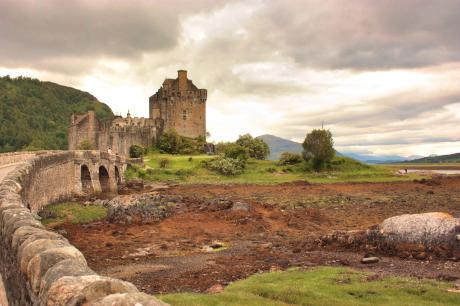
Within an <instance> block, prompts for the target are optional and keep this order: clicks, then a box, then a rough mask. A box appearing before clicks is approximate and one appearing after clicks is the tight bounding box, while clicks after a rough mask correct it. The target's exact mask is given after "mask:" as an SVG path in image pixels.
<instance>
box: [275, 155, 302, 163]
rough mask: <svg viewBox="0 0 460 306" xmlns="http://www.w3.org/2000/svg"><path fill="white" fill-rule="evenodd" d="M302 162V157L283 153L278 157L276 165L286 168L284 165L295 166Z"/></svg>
mask: <svg viewBox="0 0 460 306" xmlns="http://www.w3.org/2000/svg"><path fill="white" fill-rule="evenodd" d="M301 162H302V155H300V154H297V153H291V152H283V153H282V154H281V156H280V160H279V162H278V165H280V166H286V165H295V164H299V163H301Z"/></svg>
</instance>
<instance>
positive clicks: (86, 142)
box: [78, 139, 93, 150]
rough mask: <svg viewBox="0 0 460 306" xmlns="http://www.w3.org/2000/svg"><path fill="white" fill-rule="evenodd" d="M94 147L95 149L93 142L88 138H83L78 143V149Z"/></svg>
mask: <svg viewBox="0 0 460 306" xmlns="http://www.w3.org/2000/svg"><path fill="white" fill-rule="evenodd" d="M92 149H93V144H92V143H91V142H90V141H89V140H88V139H83V140H82V141H81V142H80V143H79V144H78V150H92Z"/></svg>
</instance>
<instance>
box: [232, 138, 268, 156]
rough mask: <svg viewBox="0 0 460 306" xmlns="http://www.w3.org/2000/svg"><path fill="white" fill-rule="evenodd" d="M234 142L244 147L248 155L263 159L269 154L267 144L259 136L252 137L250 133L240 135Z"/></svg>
mask: <svg viewBox="0 0 460 306" xmlns="http://www.w3.org/2000/svg"><path fill="white" fill-rule="evenodd" d="M236 144H238V145H240V146H242V147H244V148H246V149H247V150H248V154H249V156H250V157H252V158H255V159H265V158H267V156H268V155H269V154H270V148H269V147H268V144H267V143H266V142H265V141H263V140H262V139H260V138H253V137H252V136H251V135H250V134H245V135H240V137H239V138H238V140H237V141H236Z"/></svg>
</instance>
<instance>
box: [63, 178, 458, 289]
mask: <svg viewBox="0 0 460 306" xmlns="http://www.w3.org/2000/svg"><path fill="white" fill-rule="evenodd" d="M162 193H165V194H169V195H181V196H182V197H183V199H184V202H185V204H186V209H184V210H182V211H180V212H177V213H175V214H173V215H172V216H170V217H168V218H167V219H165V220H163V221H161V222H159V223H156V224H144V225H131V226H123V225H115V224H109V223H106V222H98V223H93V224H89V225H84V226H78V225H70V224H67V225H64V226H63V227H62V228H60V229H59V230H61V231H62V230H63V231H64V234H65V236H66V237H68V239H69V240H70V241H71V243H72V244H74V245H75V246H76V247H78V248H79V249H80V250H81V251H82V252H83V253H84V255H85V257H86V258H87V260H88V264H89V266H90V267H91V268H93V269H94V270H96V271H97V272H99V273H101V274H104V275H108V276H113V277H118V278H122V279H125V280H129V281H131V282H133V283H134V284H136V285H137V286H138V287H139V288H141V289H142V290H144V291H146V292H148V293H159V292H182V291H195V292H203V291H206V290H207V289H208V288H210V287H211V286H213V285H215V284H222V285H227V284H229V283H231V282H233V281H235V280H238V279H243V278H246V277H247V276H249V275H251V274H254V273H259V272H264V271H271V270H279V269H286V268H288V267H300V268H308V267H312V266H318V265H342V266H343V265H346V266H351V267H354V268H357V269H367V270H371V271H373V272H375V273H376V274H378V275H385V274H398V275H412V276H417V277H429V278H435V279H443V280H455V279H460V262H459V261H458V259H456V260H441V259H436V258H430V256H426V257H424V258H420V260H416V259H412V258H399V257H388V256H385V254H378V255H379V256H380V257H381V261H380V262H379V263H377V264H374V265H370V266H369V265H363V264H361V263H360V260H361V258H362V257H363V255H364V253H363V251H359V250H350V249H337V248H336V249H334V248H333V247H320V246H318V244H317V243H315V239H317V237H319V235H322V234H325V233H330V232H331V231H333V230H362V229H366V228H368V227H370V226H372V225H374V224H377V223H380V222H381V221H383V220H384V219H385V218H388V217H390V216H394V215H399V214H404V213H420V212H428V211H443V212H448V213H451V214H452V215H454V216H455V217H460V177H457V178H445V179H436V180H433V181H422V182H399V183H374V184H369V183H360V184H318V185H309V184H305V183H291V184H281V185H270V186H261V185H227V186H222V185H180V186H176V187H173V188H170V189H167V190H165V191H162ZM216 198H217V199H231V200H232V201H241V202H244V203H247V204H248V205H249V207H250V210H249V211H231V210H228V209H220V208H216V207H214V206H212V205H211V206H209V205H208V204H206V203H209V200H210V199H216ZM216 242H218V243H220V244H221V245H222V246H223V247H222V248H220V249H219V251H216V250H213V249H212V248H210V246H212V245H215V244H216Z"/></svg>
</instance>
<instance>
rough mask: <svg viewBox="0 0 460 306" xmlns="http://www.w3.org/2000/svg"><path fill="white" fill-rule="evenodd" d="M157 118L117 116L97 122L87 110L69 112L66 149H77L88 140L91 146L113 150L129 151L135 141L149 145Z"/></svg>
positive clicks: (153, 136) (154, 138)
mask: <svg viewBox="0 0 460 306" xmlns="http://www.w3.org/2000/svg"><path fill="white" fill-rule="evenodd" d="M157 132H158V131H157V128H156V122H155V120H153V119H150V118H132V117H131V116H129V115H128V117H126V118H122V117H120V116H116V117H115V118H114V119H113V120H112V121H107V122H100V121H99V120H97V118H96V117H95V115H94V112H92V111H89V112H88V113H87V114H85V115H79V116H74V115H73V116H72V118H71V124H70V127H69V129H68V141H69V150H77V149H78V148H79V146H80V144H81V142H82V141H84V140H88V141H89V142H90V143H91V145H92V146H93V148H94V149H97V150H100V151H105V152H107V151H108V149H110V150H111V151H112V153H115V154H121V155H124V156H128V155H129V148H130V147H131V146H132V145H134V144H137V145H142V146H144V147H150V146H152V145H153V144H154V143H155V140H156V138H157Z"/></svg>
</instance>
